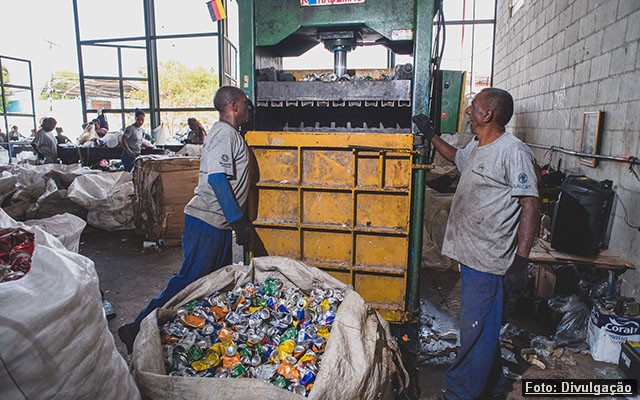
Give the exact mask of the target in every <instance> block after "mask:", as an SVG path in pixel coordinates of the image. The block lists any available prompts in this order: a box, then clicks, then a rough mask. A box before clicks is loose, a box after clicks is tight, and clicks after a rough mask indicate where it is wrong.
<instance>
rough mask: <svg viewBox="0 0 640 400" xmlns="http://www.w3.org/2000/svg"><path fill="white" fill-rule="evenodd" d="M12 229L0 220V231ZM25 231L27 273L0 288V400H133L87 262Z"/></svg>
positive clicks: (11, 223) (9, 222)
mask: <svg viewBox="0 0 640 400" xmlns="http://www.w3.org/2000/svg"><path fill="white" fill-rule="evenodd" d="M14 223H15V221H12V220H11V219H10V218H9V217H8V216H7V214H5V213H3V212H2V213H0V227H2V228H8V227H13V226H16V225H14ZM20 226H22V227H24V226H25V225H20ZM31 229H32V231H33V232H34V233H35V244H36V247H35V251H34V253H33V257H32V263H31V270H30V271H29V273H28V274H27V275H26V276H25V277H23V278H22V279H19V280H16V281H12V282H5V283H0V304H2V307H0V356H1V357H2V366H0V398H1V399H61V400H69V399H134V400H135V399H139V398H140V393H139V392H138V389H137V387H136V385H135V382H134V380H133V377H132V376H131V374H129V371H128V369H127V365H126V363H125V361H124V359H123V358H122V356H120V354H119V353H118V351H117V350H116V347H115V344H114V340H113V336H112V335H111V332H109V329H108V327H107V320H106V319H105V317H104V311H103V309H102V301H101V297H100V290H99V289H98V275H97V274H96V271H95V268H94V264H93V261H91V260H90V259H88V258H86V257H84V256H82V255H80V254H77V253H74V252H71V251H69V250H67V249H65V248H64V246H63V245H62V244H61V243H60V241H59V240H58V239H56V238H55V237H53V236H51V235H50V234H48V233H46V232H44V231H43V230H41V229H40V228H38V227H32V228H31Z"/></svg>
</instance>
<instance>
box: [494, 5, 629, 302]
mask: <svg viewBox="0 0 640 400" xmlns="http://www.w3.org/2000/svg"><path fill="white" fill-rule="evenodd" d="M508 4H509V1H508V0H498V9H497V25H496V45H495V70H494V86H496V87H500V88H503V89H506V90H508V91H509V92H511V94H512V95H513V97H514V99H515V101H516V104H515V114H514V117H513V119H512V120H511V122H510V124H509V129H510V130H511V131H512V132H514V133H515V134H516V135H517V136H519V137H520V138H522V139H524V140H525V141H527V142H529V143H536V144H543V145H554V146H561V147H564V148H566V149H571V150H576V151H577V150H579V148H580V136H581V129H582V114H583V112H585V111H596V110H601V111H604V112H605V117H604V129H603V133H602V142H601V147H600V154H606V155H613V156H629V155H635V156H637V157H640V50H639V49H638V47H639V42H640V1H638V0H529V1H525V3H524V5H523V6H522V8H520V9H519V10H518V11H516V12H515V13H514V14H513V15H510V11H509V7H508ZM534 152H535V154H536V157H537V159H538V163H540V164H541V165H542V164H546V163H547V162H548V161H549V160H548V157H547V158H545V150H539V149H534ZM558 158H562V164H563V169H564V170H565V171H566V172H568V173H572V174H583V175H586V176H588V177H590V178H593V179H596V180H603V179H610V180H612V181H613V182H614V188H615V191H616V198H617V200H616V203H615V204H614V211H613V214H612V222H611V233H610V239H609V248H610V249H612V250H614V251H616V252H617V253H619V254H621V255H623V256H624V257H625V258H627V259H630V260H631V261H632V262H634V264H635V265H636V266H637V267H638V270H637V271H629V272H627V273H626V274H624V276H623V277H622V290H623V294H626V295H631V296H635V297H636V298H638V299H640V250H639V249H640V232H639V231H638V230H636V229H632V228H630V227H629V226H627V224H626V223H625V210H624V207H623V206H622V204H621V203H623V204H624V206H625V207H626V214H627V220H628V221H629V222H630V223H632V224H634V225H638V224H640V181H639V180H638V179H636V177H635V176H634V175H633V174H631V173H629V168H628V164H624V163H618V162H610V161H601V162H600V163H599V164H598V166H597V167H596V168H590V167H586V166H584V165H581V164H580V163H579V160H578V158H577V157H574V156H570V155H563V154H560V153H556V154H554V155H553V159H552V163H553V164H554V165H555V164H557V161H558ZM636 171H637V173H638V175H640V167H636Z"/></svg>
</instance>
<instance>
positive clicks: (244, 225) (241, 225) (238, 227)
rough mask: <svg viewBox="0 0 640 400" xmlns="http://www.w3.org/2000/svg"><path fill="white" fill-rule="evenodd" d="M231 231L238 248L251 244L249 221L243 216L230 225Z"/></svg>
mask: <svg viewBox="0 0 640 400" xmlns="http://www.w3.org/2000/svg"><path fill="white" fill-rule="evenodd" d="M231 226H232V227H233V230H234V231H235V232H236V243H237V244H238V245H239V246H245V245H248V244H250V243H251V228H250V227H249V221H248V220H247V218H246V217H245V216H244V215H243V216H242V217H241V218H240V219H238V220H236V221H233V222H232V223H231Z"/></svg>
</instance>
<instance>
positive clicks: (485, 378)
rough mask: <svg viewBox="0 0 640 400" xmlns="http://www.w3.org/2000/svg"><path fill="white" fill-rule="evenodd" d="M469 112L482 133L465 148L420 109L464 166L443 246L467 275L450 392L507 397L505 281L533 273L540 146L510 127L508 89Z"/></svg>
mask: <svg viewBox="0 0 640 400" xmlns="http://www.w3.org/2000/svg"><path fill="white" fill-rule="evenodd" d="M465 113H466V114H467V115H469V117H470V118H471V130H472V132H473V134H474V135H475V136H476V137H475V138H474V140H472V141H471V142H470V143H469V144H468V145H467V146H466V147H465V148H463V149H460V150H458V149H456V148H454V147H453V146H451V145H449V144H448V143H447V142H445V141H444V140H442V139H441V138H440V137H439V136H438V135H437V133H436V132H435V130H434V129H433V128H432V127H431V125H430V123H429V119H428V118H427V117H426V116H425V115H422V114H421V115H417V116H415V117H413V121H414V123H415V124H416V126H417V127H418V129H419V130H420V131H421V132H422V133H423V134H424V136H425V138H427V139H430V140H431V143H432V144H433V146H434V147H435V149H436V150H437V151H438V152H439V153H440V154H441V155H442V156H444V158H446V159H447V160H449V161H451V162H454V163H455V164H456V167H457V168H458V170H460V173H461V176H460V183H459V184H458V188H457V190H456V193H455V195H454V197H453V203H452V205H451V213H450V214H449V220H448V223H447V229H446V233H445V239H444V244H443V246H442V254H444V255H446V256H449V257H451V258H453V259H455V260H457V261H458V262H459V263H460V278H461V280H462V291H461V304H460V351H459V352H458V356H457V357H456V359H455V361H454V362H453V364H452V365H451V367H450V368H449V370H448V371H447V374H446V376H445V387H446V392H445V399H504V398H505V397H506V393H505V392H506V387H505V384H506V382H505V377H504V376H503V373H502V367H501V365H500V359H501V357H500V342H499V334H500V326H501V322H502V309H503V289H505V290H507V291H509V290H510V288H512V287H514V286H516V285H517V284H518V283H520V282H525V281H526V278H527V258H528V257H529V252H530V250H531V246H532V243H533V238H534V232H535V228H536V222H537V221H538V209H539V201H538V185H537V177H536V169H535V166H534V157H533V153H532V151H531V150H530V149H529V148H528V147H527V146H526V145H525V144H524V143H522V142H521V141H520V140H518V139H517V138H516V137H515V136H513V135H512V134H511V133H507V132H505V126H506V124H507V123H508V122H509V120H510V119H511V116H512V115H513V98H512V97H511V95H510V94H509V93H508V92H506V91H504V90H502V89H497V88H487V89H484V90H482V91H481V92H480V93H478V94H477V95H476V97H475V99H474V100H473V101H472V103H471V105H470V106H469V107H468V108H467V109H466V110H465ZM503 281H504V282H503ZM503 283H504V288H503Z"/></svg>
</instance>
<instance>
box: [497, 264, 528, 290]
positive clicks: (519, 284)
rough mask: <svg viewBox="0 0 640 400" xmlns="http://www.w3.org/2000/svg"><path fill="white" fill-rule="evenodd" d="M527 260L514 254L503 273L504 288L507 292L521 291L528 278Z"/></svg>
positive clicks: (525, 285)
mask: <svg viewBox="0 0 640 400" xmlns="http://www.w3.org/2000/svg"><path fill="white" fill-rule="evenodd" d="M528 265H529V260H528V259H526V258H525V257H520V256H519V255H517V254H516V256H515V258H514V259H513V262H512V263H511V266H510V267H509V269H508V270H507V273H506V274H504V278H503V282H504V288H505V290H506V291H507V293H508V294H513V293H516V292H520V291H523V290H524V289H526V288H527V283H528V282H527V281H528V280H529V269H528V268H527V267H528Z"/></svg>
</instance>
